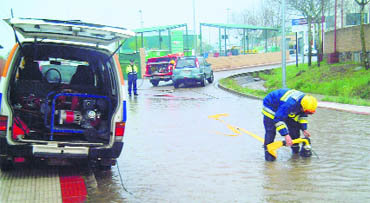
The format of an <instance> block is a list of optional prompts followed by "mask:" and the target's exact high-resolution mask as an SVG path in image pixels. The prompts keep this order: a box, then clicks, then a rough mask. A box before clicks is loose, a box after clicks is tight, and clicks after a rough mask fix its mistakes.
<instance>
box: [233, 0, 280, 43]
mask: <svg viewBox="0 0 370 203" xmlns="http://www.w3.org/2000/svg"><path fill="white" fill-rule="evenodd" d="M280 19H281V16H280V4H279V3H278V2H277V1H271V0H262V1H260V4H258V5H255V7H254V8H248V9H245V10H243V11H242V12H241V13H239V14H235V15H233V22H234V23H238V24H246V25H254V26H264V27H274V28H277V27H280V25H281V23H280V21H281V20H280ZM236 32H237V34H238V35H239V36H243V31H242V30H237V31H236ZM268 33H271V32H268ZM247 34H248V36H249V37H250V38H254V39H256V38H258V39H262V38H265V32H263V31H261V30H252V31H251V30H250V31H248V33H247ZM268 37H271V35H269V36H268Z"/></svg>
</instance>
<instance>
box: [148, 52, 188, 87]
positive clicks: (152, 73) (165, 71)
mask: <svg viewBox="0 0 370 203" xmlns="http://www.w3.org/2000/svg"><path fill="white" fill-rule="evenodd" d="M181 56H183V55H182V54H169V55H167V56H161V57H155V58H149V59H148V61H147V63H146V71H145V75H144V77H147V78H149V79H150V83H152V85H153V86H158V84H159V81H166V82H167V81H170V80H172V72H173V69H174V68H175V66H176V62H177V59H178V58H179V57H181Z"/></svg>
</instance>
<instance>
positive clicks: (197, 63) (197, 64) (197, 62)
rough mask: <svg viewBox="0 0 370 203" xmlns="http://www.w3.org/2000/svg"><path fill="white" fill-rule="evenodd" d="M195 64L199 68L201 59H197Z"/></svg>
mask: <svg viewBox="0 0 370 203" xmlns="http://www.w3.org/2000/svg"><path fill="white" fill-rule="evenodd" d="M195 65H196V66H197V68H199V61H198V59H195Z"/></svg>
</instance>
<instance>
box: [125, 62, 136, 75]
mask: <svg viewBox="0 0 370 203" xmlns="http://www.w3.org/2000/svg"><path fill="white" fill-rule="evenodd" d="M126 74H137V67H136V66H135V64H134V65H131V64H129V65H128V66H127V67H126Z"/></svg>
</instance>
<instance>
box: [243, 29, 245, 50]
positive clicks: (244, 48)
mask: <svg viewBox="0 0 370 203" xmlns="http://www.w3.org/2000/svg"><path fill="white" fill-rule="evenodd" d="M243 55H245V29H243Z"/></svg>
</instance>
